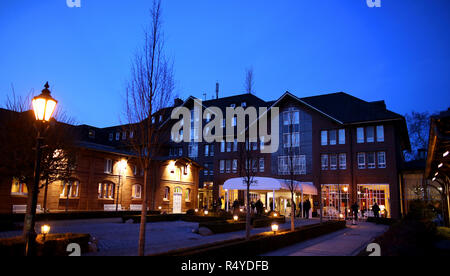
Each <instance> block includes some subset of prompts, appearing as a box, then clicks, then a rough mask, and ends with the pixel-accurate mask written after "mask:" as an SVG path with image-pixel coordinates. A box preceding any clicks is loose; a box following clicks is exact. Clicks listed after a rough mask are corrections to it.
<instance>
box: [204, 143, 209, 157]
mask: <svg viewBox="0 0 450 276" xmlns="http://www.w3.org/2000/svg"><path fill="white" fill-rule="evenodd" d="M205 156H209V145H205Z"/></svg>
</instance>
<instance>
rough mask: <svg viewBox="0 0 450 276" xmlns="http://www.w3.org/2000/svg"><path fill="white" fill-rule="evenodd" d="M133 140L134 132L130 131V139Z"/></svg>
mask: <svg viewBox="0 0 450 276" xmlns="http://www.w3.org/2000/svg"><path fill="white" fill-rule="evenodd" d="M133 138H134V132H133V131H131V132H130V139H133Z"/></svg>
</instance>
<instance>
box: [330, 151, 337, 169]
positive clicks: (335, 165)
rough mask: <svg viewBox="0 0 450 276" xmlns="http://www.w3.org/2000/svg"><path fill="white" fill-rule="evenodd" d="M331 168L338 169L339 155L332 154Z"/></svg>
mask: <svg viewBox="0 0 450 276" xmlns="http://www.w3.org/2000/svg"><path fill="white" fill-rule="evenodd" d="M330 170H337V155H336V154H331V155H330Z"/></svg>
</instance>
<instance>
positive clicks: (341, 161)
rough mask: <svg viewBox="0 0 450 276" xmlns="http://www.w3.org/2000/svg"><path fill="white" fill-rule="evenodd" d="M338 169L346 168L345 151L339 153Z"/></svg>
mask: <svg viewBox="0 0 450 276" xmlns="http://www.w3.org/2000/svg"><path fill="white" fill-rule="evenodd" d="M339 169H340V170H346V169H347V154H346V153H340V154H339Z"/></svg>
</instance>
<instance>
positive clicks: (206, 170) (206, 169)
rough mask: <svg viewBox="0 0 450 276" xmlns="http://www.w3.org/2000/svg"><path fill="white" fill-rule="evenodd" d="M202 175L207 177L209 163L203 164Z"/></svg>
mask: <svg viewBox="0 0 450 276" xmlns="http://www.w3.org/2000/svg"><path fill="white" fill-rule="evenodd" d="M203 173H204V175H205V176H208V174H209V163H205V169H204V170H203Z"/></svg>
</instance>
